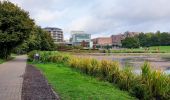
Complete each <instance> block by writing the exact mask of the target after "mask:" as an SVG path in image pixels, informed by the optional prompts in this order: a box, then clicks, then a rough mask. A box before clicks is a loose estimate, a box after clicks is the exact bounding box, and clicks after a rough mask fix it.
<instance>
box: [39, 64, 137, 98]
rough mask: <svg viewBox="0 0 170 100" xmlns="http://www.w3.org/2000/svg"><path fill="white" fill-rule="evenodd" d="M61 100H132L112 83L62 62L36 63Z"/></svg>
mask: <svg viewBox="0 0 170 100" xmlns="http://www.w3.org/2000/svg"><path fill="white" fill-rule="evenodd" d="M36 66H37V68H38V69H40V70H41V71H42V72H43V74H44V75H45V76H46V78H47V80H48V81H49V83H50V84H51V85H52V86H53V88H54V90H55V91H56V92H57V93H58V94H59V96H60V97H61V99H62V100H73V99H74V100H133V99H135V98H133V97H131V96H129V94H128V93H127V92H125V91H121V90H119V89H118V88H116V87H115V86H113V84H111V83H108V82H103V81H99V80H97V79H95V78H92V77H90V76H87V75H84V74H81V73H79V72H77V71H75V70H72V69H71V68H68V67H66V65H64V64H36Z"/></svg>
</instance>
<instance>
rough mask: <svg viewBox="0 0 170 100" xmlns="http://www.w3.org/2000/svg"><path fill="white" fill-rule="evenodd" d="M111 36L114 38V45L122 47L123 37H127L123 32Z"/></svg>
mask: <svg viewBox="0 0 170 100" xmlns="http://www.w3.org/2000/svg"><path fill="white" fill-rule="evenodd" d="M111 38H112V46H113V47H121V46H122V43H121V41H122V40H123V39H125V37H124V35H122V34H119V35H112V36H111Z"/></svg>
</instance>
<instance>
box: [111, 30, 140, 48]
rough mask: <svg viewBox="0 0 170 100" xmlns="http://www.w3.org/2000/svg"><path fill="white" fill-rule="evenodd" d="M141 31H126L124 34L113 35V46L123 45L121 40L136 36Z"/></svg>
mask: <svg viewBox="0 0 170 100" xmlns="http://www.w3.org/2000/svg"><path fill="white" fill-rule="evenodd" d="M138 34H139V32H129V31H127V32H124V33H123V34H118V35H112V36H111V38H112V46H113V47H121V46H122V43H121V41H122V40H123V39H125V38H126V37H134V36H136V35H138Z"/></svg>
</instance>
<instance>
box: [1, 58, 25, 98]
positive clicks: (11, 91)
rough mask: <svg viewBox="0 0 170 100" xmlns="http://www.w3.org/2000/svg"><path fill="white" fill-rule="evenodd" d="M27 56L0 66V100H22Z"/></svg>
mask: <svg viewBox="0 0 170 100" xmlns="http://www.w3.org/2000/svg"><path fill="white" fill-rule="evenodd" d="M26 58H27V57H26V56H17V57H16V58H15V59H14V60H11V61H9V62H6V63H3V64H0V100H21V90H22V82H23V78H22V76H23V74H24V72H25V67H26Z"/></svg>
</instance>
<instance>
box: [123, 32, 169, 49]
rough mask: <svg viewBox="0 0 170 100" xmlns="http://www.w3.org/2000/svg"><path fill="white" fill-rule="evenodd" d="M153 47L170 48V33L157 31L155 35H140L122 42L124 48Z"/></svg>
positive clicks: (151, 33)
mask: <svg viewBox="0 0 170 100" xmlns="http://www.w3.org/2000/svg"><path fill="white" fill-rule="evenodd" d="M151 46H170V33H168V32H160V31H157V32H155V33H153V32H149V33H143V32H142V33H139V34H138V35H136V36H134V37H126V38H125V39H124V40H122V47H124V48H139V47H151Z"/></svg>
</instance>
